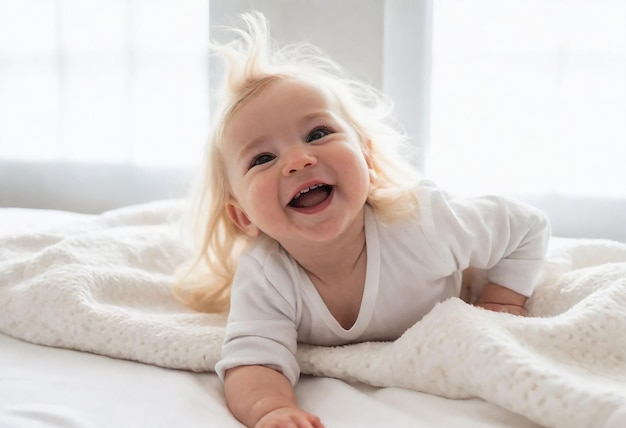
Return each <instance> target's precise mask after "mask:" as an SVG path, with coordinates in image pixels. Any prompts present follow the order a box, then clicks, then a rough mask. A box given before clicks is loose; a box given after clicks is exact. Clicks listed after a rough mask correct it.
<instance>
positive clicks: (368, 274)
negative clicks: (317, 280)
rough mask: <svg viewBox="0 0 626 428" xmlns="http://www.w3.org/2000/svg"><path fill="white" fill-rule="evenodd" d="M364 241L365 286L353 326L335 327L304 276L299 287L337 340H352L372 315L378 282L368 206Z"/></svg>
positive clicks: (376, 248) (375, 230)
mask: <svg viewBox="0 0 626 428" xmlns="http://www.w3.org/2000/svg"><path fill="white" fill-rule="evenodd" d="M364 223H365V242H366V245H367V266H366V269H365V284H364V286H363V297H362V298H361V306H360V308H359V314H358V316H357V319H356V321H355V322H354V324H353V325H352V326H351V327H350V328H349V329H345V328H343V327H342V326H341V324H339V322H338V321H337V319H335V317H334V316H333V314H332V313H331V312H330V310H329V309H328V307H327V306H326V304H325V303H324V300H322V297H321V296H320V294H319V293H318V291H317V289H316V288H315V285H313V282H312V281H311V279H310V278H309V277H308V275H305V281H306V284H305V286H304V287H303V289H304V292H305V294H306V297H307V298H308V299H309V301H310V302H311V303H312V304H313V308H314V310H315V311H316V312H317V314H318V315H319V316H320V318H321V319H322V320H323V321H324V323H325V324H326V325H327V326H328V328H329V329H330V330H332V332H333V333H334V334H336V335H337V336H338V337H340V338H342V339H344V340H348V341H351V340H355V339H357V338H358V337H359V336H361V334H363V332H364V331H365V329H366V328H367V326H368V325H369V322H370V320H371V318H372V314H373V312H374V306H375V303H376V296H377V295H378V283H379V281H378V279H379V276H380V245H379V236H378V228H377V227H376V219H375V218H374V213H373V212H372V209H371V207H370V206H369V205H366V206H365V221H364Z"/></svg>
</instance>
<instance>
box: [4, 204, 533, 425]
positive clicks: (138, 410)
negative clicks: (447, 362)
mask: <svg viewBox="0 0 626 428" xmlns="http://www.w3.org/2000/svg"><path fill="white" fill-rule="evenodd" d="M87 217H88V216H87V215H85V214H76V213H66V212H59V211H46V210H28V209H0V234H4V233H14V232H18V231H19V232H22V231H26V230H35V229H38V228H41V227H47V226H50V225H55V226H56V225H60V224H63V223H65V222H73V221H76V220H80V219H81V218H87ZM1 274H2V273H1V272H0V275H1ZM0 316H1V315H0ZM296 394H297V396H298V399H299V402H300V403H301V405H302V406H303V407H304V408H306V409H308V410H310V411H312V412H314V413H316V414H318V415H319V416H320V417H321V419H322V420H323V422H324V423H325V424H326V426H327V427H328V428H334V427H337V428H340V427H388V426H392V427H449V428H454V427H464V428H471V427H484V428H490V427H520V428H521V427H536V426H538V425H536V424H534V423H532V422H530V421H529V420H528V419H526V418H524V417H523V416H519V415H516V414H514V413H511V412H509V411H507V410H505V409H503V408H501V407H499V406H497V405H495V404H492V403H488V402H486V401H484V400H482V399H469V400H450V399H446V398H442V397H438V396H434V395H428V394H424V393H420V392H415V391H410V390H406V389H401V388H376V387H371V386H367V385H364V384H360V383H348V382H345V381H342V380H337V379H331V378H322V377H310V376H303V378H302V380H301V381H300V383H299V384H298V385H297V387H296ZM113 426H114V427H144V426H145V427H172V426H177V427H190V428H191V427H223V428H229V427H240V426H241V425H240V424H239V423H238V422H237V421H236V420H235V419H234V418H233V417H232V416H231V415H230V413H229V411H228V409H227V408H226V405H225V402H224V399H223V395H222V386H221V383H220V382H219V380H218V378H217V376H216V375H215V374H214V373H193V372H189V371H181V370H172V369H165V368H161V367H156V366H151V365H146V364H142V363H137V362H131V361H126V360H119V359H113V358H109V357H105V356H101V355H95V354H90V353H85V352H78V351H73V350H67V349H59V348H49V347H45V346H40V345H35V344H31V343H27V342H23V341H21V340H17V339H14V338H11V337H9V336H6V335H3V334H0V427H2V428H4V427H7V428H9V427H10V428H22V427H25V428H34V427H81V428H82V427H113Z"/></svg>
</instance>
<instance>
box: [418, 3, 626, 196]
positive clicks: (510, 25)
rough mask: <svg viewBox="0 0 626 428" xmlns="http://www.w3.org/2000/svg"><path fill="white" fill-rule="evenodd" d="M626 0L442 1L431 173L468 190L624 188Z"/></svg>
mask: <svg viewBox="0 0 626 428" xmlns="http://www.w3.org/2000/svg"><path fill="white" fill-rule="evenodd" d="M625 23H626V1H623V0H594V1H590V0H550V1H545V0H435V1H434V16H433V50H432V54H433V63H432V93H431V103H432V105H431V108H432V110H431V130H430V132H431V138H430V140H431V141H430V149H429V153H428V156H427V164H426V172H427V174H428V175H429V176H430V177H432V178H433V179H434V180H435V181H436V182H437V183H438V184H440V185H442V186H443V187H445V188H448V189H450V190H452V191H455V192H458V193H465V194H476V193H485V192H497V193H507V194H560V195H567V196H574V195H575V196H596V197H624V196H626V186H625V185H624V184H625V183H626V168H624V159H625V158H626V25H625Z"/></svg>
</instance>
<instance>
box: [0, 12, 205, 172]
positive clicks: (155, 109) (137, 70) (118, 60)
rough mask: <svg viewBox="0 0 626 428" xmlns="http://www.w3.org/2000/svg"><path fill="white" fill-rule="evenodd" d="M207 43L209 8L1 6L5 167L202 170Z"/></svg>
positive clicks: (0, 130)
mask: <svg viewBox="0 0 626 428" xmlns="http://www.w3.org/2000/svg"><path fill="white" fill-rule="evenodd" d="M208 42H209V11H208V1H206V0H90V1H84V0H57V1H51V0H20V1H12V0H0V159H5V160H6V159H14V160H27V161H76V162H114V163H137V164H148V165H186V164H193V163H195V162H197V157H198V155H199V153H201V152H202V145H203V142H204V140H205V138H206V136H207V135H208V126H209V125H208V124H209V84H208V78H209V76H208V69H209V67H208V44H209V43H208Z"/></svg>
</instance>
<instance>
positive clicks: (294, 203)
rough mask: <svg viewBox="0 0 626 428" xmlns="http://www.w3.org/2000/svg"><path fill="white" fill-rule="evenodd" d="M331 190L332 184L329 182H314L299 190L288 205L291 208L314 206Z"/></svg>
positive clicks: (323, 199) (325, 197)
mask: <svg viewBox="0 0 626 428" xmlns="http://www.w3.org/2000/svg"><path fill="white" fill-rule="evenodd" d="M332 191H333V186H331V185H330V184H323V183H322V184H314V185H313V186H310V187H307V188H306V189H302V190H300V192H299V193H298V194H297V195H296V196H294V197H293V199H292V200H291V201H290V202H289V206H290V207H292V208H310V207H314V206H315V205H318V204H320V203H322V202H324V201H325V200H326V199H327V198H328V196H329V195H330V193H331V192H332Z"/></svg>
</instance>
